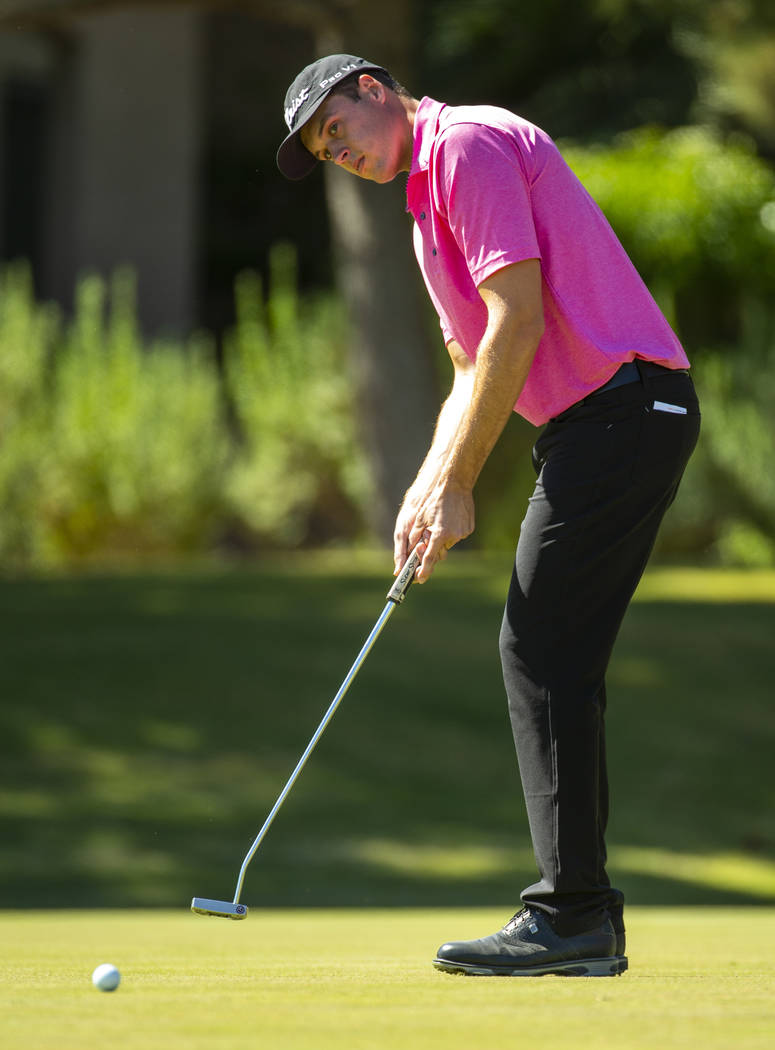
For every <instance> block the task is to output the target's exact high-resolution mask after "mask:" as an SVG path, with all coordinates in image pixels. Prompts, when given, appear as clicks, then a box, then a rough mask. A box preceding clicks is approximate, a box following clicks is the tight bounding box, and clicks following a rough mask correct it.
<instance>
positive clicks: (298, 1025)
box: [0, 908, 775, 1050]
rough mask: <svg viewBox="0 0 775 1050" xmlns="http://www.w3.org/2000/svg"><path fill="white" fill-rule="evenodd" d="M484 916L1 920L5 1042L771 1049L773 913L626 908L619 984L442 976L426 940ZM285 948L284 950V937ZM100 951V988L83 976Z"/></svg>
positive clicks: (71, 1047)
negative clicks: (116, 980) (111, 985)
mask: <svg viewBox="0 0 775 1050" xmlns="http://www.w3.org/2000/svg"><path fill="white" fill-rule="evenodd" d="M503 919H504V915H503V914H502V913H500V912H495V911H490V910H484V909H482V910H458V911H449V910H444V909H435V910H434V909H417V910H390V911H384V910H371V911H369V910H367V911H359V910H349V911H336V910H325V911H316V910H311V911H309V910H308V911H294V910H287V911H256V912H253V913H252V914H251V915H250V916H249V918H248V920H247V921H246V922H243V923H234V922H226V921H219V920H212V919H200V918H196V917H194V916H192V915H190V914H187V913H186V912H184V911H183V910H182V909H181V910H180V911H177V912H174V913H172V912H127V911H124V912H99V913H97V912H69V913H61V912H53V913H49V914H39V913H6V914H5V915H3V916H2V917H0V937H2V942H3V945H4V949H3V953H2V958H1V959H0V1010H2V1018H3V1019H2V1031H3V1037H2V1042H3V1047H4V1050H27V1048H29V1047H35V1048H36V1050H89V1048H91V1047H94V1048H97V1047H103V1046H111V1047H113V1048H115V1050H135V1048H142V1050H156V1048H161V1047H164V1050H231V1048H234V1050H237V1048H240V1050H242V1048H244V1047H247V1046H251V1047H253V1046H261V1047H272V1048H274V1047H277V1048H280V1047H281V1048H282V1050H329V1048H330V1050H395V1048H396V1047H400V1048H401V1050H427V1048H429V1047H430V1048H444V1050H470V1048H471V1047H505V1046H518V1047H519V1046H539V1047H541V1048H542V1050H567V1047H569V1046H574V1047H589V1048H590V1050H608V1048H610V1050H656V1048H659V1050H673V1048H675V1050H679V1048H684V1047H689V1046H692V1047H694V1046H696V1047H702V1048H703V1050H728V1048H729V1047H735V1048H736V1050H765V1048H766V1050H769V1048H770V1047H771V1046H772V1043H773V1037H774V1036H775V1005H774V1004H775V961H774V960H773V954H772V942H773V938H774V937H775V909H769V908H768V909H756V910H754V909H715V908H714V909H691V908H684V909H647V908H640V909H633V910H632V912H631V914H630V917H629V931H628V937H629V940H630V948H629V957H630V967H631V968H630V970H629V972H628V973H626V974H625V975H624V976H623V977H620V978H611V979H598V980H580V979H575V980H574V979H573V978H561V977H544V978H536V979H533V980H520V979H514V980H508V979H500V980H499V979H497V978H491V979H487V978H465V977H453V976H448V975H445V974H440V973H437V972H436V971H435V970H433V969H432V967H431V965H430V959H431V958H432V954H433V952H434V951H435V948H436V947H437V945H438V944H439V943H440V942H441V941H443V940H446V939H448V938H451V937H457V936H461V937H468V936H475V935H479V934H482V933H484V932H489V931H490V930H492V929H495V928H497V926H499V925H500V924H501V923H502V922H503ZM291 946H292V947H291ZM105 961H110V962H113V963H114V964H115V965H117V966H118V967H119V969H120V970H121V972H122V983H121V986H120V987H119V989H118V990H117V991H116V992H113V993H109V994H108V993H101V992H98V991H96V990H95V989H94V988H93V987H92V986H91V983H90V974H91V972H92V970H93V969H94V967H95V966H96V965H98V964H99V963H100V962H105Z"/></svg>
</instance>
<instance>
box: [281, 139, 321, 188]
mask: <svg viewBox="0 0 775 1050" xmlns="http://www.w3.org/2000/svg"><path fill="white" fill-rule="evenodd" d="M299 131H301V128H298V129H297V130H296V131H292V132H291V133H290V135H288V137H287V138H285V139H284V140H283V141H282V143H281V144H280V148H279V149H278V151H277V167H278V168H279V169H280V171H281V172H282V174H283V175H284V176H285V177H286V179H293V180H294V181H297V180H298V179H303V178H304V176H305V175H309V173H310V172H311V171H312V170H313V169H314V168H315V167H316V166H317V164H318V160H317V159H316V158H315V157H313V156H312V154H311V153H310V151H309V150H308V149H307V148H306V146H304V144H303V143H302V141H301V136H300V135H299Z"/></svg>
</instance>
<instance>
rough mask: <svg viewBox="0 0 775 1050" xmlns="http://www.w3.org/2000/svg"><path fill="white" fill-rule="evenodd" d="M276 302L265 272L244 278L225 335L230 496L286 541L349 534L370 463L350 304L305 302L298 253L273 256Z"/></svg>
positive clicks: (257, 528)
mask: <svg viewBox="0 0 775 1050" xmlns="http://www.w3.org/2000/svg"><path fill="white" fill-rule="evenodd" d="M271 272H272V278H271V288H270V293H269V297H268V301H267V303H266V305H265V304H264V301H263V294H262V288H261V283H260V279H259V278H258V276H257V275H255V274H253V273H244V274H242V275H241V277H240V278H239V279H238V281H237V287H236V304H237V325H236V328H235V329H234V331H233V332H231V333H230V334H229V336H228V338H227V339H226V340H225V343H224V354H225V370H226V379H227V388H228V392H229V396H230V398H231V400H232V403H233V406H234V412H235V417H236V422H237V428H238V433H239V437H240V443H239V446H238V449H237V453H236V458H235V461H234V463H233V465H232V469H231V472H230V476H229V481H228V486H227V496H228V500H229V504H230V506H231V508H232V511H233V513H234V516H235V518H236V519H237V520H238V521H239V522H240V523H242V525H243V526H244V527H245V528H247V530H248V531H249V532H250V533H252V534H254V535H255V536H261V537H265V538H269V539H271V540H272V541H274V542H276V543H278V544H280V545H282V546H289V547H293V546H297V545H299V544H302V543H312V542H320V541H321V540H322V541H325V540H330V539H331V538H332V537H340V538H347V537H351V536H352V535H353V534H354V533H355V532H357V531H358V530H359V529H360V527H361V525H362V515H361V512H360V510H359V508H362V507H363V506H364V505H365V500H366V499H367V498H368V471H367V467H366V462H365V458H364V455H363V453H362V450H361V448H360V446H359V444H358V442H357V440H356V435H355V422H354V420H355V412H354V405H353V392H352V384H351V380H350V377H349V376H348V374H347V370H346V365H345V345H346V322H345V315H344V309H343V307H342V306H341V304H340V303H339V301H338V300H335V299H332V298H331V297H325V298H316V299H306V300H301V299H300V298H299V296H298V293H297V290H296V272H295V256H294V253H293V251H292V249H290V248H288V247H287V246H284V245H280V246H278V247H277V248H276V249H275V250H274V252H273V255H272V267H271Z"/></svg>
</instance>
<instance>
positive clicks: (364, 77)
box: [358, 73, 385, 99]
mask: <svg viewBox="0 0 775 1050" xmlns="http://www.w3.org/2000/svg"><path fill="white" fill-rule="evenodd" d="M358 87H359V88H360V89H361V92H363V93H364V94H365V93H368V94H369V95H372V96H373V97H374V98H376V99H382V98H384V95H385V85H384V84H383V83H381V82H380V81H379V80H377V79H376V77H373V76H371V74H370V73H361V75H360V76H359V77H358Z"/></svg>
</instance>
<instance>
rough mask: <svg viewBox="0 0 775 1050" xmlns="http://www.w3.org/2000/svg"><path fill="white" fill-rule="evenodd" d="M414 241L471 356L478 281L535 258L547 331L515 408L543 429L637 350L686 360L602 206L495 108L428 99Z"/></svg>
mask: <svg viewBox="0 0 775 1050" xmlns="http://www.w3.org/2000/svg"><path fill="white" fill-rule="evenodd" d="M407 210H408V211H409V212H411V214H412V215H413V217H414V220H415V225H414V246H415V252H416V255H417V260H418V262H419V264H420V269H421V270H422V274H423V278H424V279H425V284H426V286H427V288H428V291H429V293H430V297H431V299H432V300H433V304H434V306H435V307H436V310H437V312H438V314H439V318H440V321H441V327H442V331H443V333H444V340H445V342H446V343H449V342H450V341H451V340H453V339H454V340H455V341H456V342H457V343H459V344H460V346H461V347H462V348H463V350H464V351H465V353H466V354H467V355H468V356H469V357H470V358H471V359H472V360H475V358H476V352H477V348H478V346H479V342H480V340H481V338H482V336H483V334H484V331H485V327H486V325H487V309H486V307H485V305H484V302H483V300H482V298H481V296H480V295H479V293H478V291H477V286H478V285H479V284H481V283H482V281H484V280H486V279H487V278H488V277H490V276H492V274H494V273H495V272H496V271H497V270H500V269H502V268H503V267H504V266H508V265H510V264H511V263H516V262H521V261H523V260H524V259H540V260H541V272H542V276H543V307H544V323H545V330H544V335H543V337H542V339H541V342H540V344H539V346H538V350H537V352H536V356H535V359H534V361H533V365H532V367H531V369H530V374H529V375H528V378H527V382H526V383H525V386H524V388H523V390H522V393H521V394H520V397H519V400H518V401H517V403H516V405H515V406H514V408H515V411H517V412H519V414H520V415H522V416H524V417H525V419H528V420H529V421H530V422H531V423H534V424H535V425H537V426H538V425H540V424H542V423H545V422H546V421H547V420H548V419H550V418H551V417H552V416H556V415H559V414H560V412H563V411H564V410H565V409H566V408H569V407H570V406H571V405H573V404H575V403H576V402H577V401H579V400H581V398H583V397H586V395H587V394H590V393H592V391H593V390H596V389H597V388H598V387H600V386H602V385H603V384H604V383H606V382H607V381H608V380H609V379H610V378H611V376H612V375H613V374H614V372H616V370H617V369H618V368H619V366H620V365H621V364H622V363H623V362H625V361H632V360H633V359H634V358H635V357H639V358H643V359H645V360H647V361H656V362H658V363H659V364H662V365H665V366H666V367H668V368H688V367H689V362H688V360H687V358H686V354H685V353H684V351H683V348H682V347H681V344H680V343H679V341H678V339H677V338H676V336H675V334H674V332H673V331H672V329H671V328H670V326H669V325H668V323H667V321H666V320H665V318H664V316H663V315H662V313H661V311H660V310H659V307H658V306H657V304H656V303H655V302H654V300H653V299H652V297H651V295H650V293H649V291H648V289H647V288H646V286H645V284H644V283H643V281H642V280H641V278H640V276H639V275H638V273H637V271H636V270H635V267H634V266H633V265H632V263H631V262H630V260H629V258H628V256H627V254H626V253H625V251H624V249H623V248H622V246H621V244H620V243H619V241H618V240H617V238H616V235H615V234H614V232H613V230H612V229H611V227H610V226H609V224H608V222H607V220H606V219H605V217H604V215H603V213H602V212H601V211H600V209H599V208H598V206H597V205H596V204H595V202H594V201H593V200H592V198H591V197H590V196H589V194H588V193H587V192H586V190H585V189H584V188H583V186H582V185H581V183H580V182H579V181H578V179H577V178H576V176H575V175H574V174H573V173H572V172H571V170H570V168H569V167H568V166H567V164H566V163H565V161H564V160H563V159H562V157H561V156H560V153H559V151H558V149H557V147H556V146H555V145H554V143H553V142H552V140H551V139H550V138H549V136H548V135H546V134H545V133H544V132H543V131H541V130H540V128H537V127H535V125H533V124H530V123H529V122H528V121H526V120H523V119H522V118H521V117H518V116H516V115H515V114H513V113H510V112H508V111H507V110H505V109H498V108H496V107H494V106H455V107H452V106H447V105H444V104H443V103H440V102H434V101H433V99H430V98H423V99H422V101H421V102H420V105H419V108H418V109H417V112H416V114H415V120H414V155H413V160H412V167H411V171H410V173H409V180H408V183H407Z"/></svg>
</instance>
